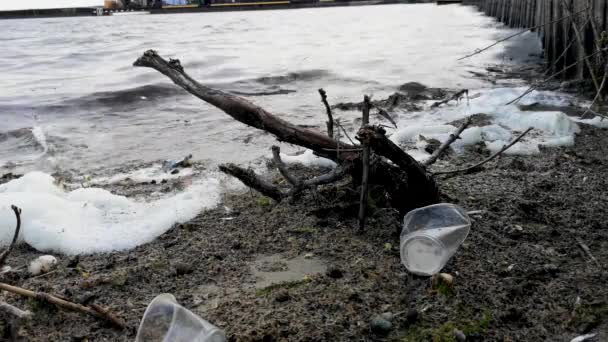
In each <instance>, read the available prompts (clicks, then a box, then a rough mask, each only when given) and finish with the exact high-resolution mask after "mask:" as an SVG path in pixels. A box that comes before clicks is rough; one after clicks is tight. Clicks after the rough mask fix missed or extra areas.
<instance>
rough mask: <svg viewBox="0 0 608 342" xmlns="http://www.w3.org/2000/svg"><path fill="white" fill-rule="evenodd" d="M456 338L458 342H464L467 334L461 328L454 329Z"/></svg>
mask: <svg viewBox="0 0 608 342" xmlns="http://www.w3.org/2000/svg"><path fill="white" fill-rule="evenodd" d="M454 338H455V339H456V341H458V342H464V341H466V340H467V336H466V335H465V334H464V333H463V332H462V331H460V330H458V329H454Z"/></svg>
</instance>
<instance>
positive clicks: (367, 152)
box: [359, 95, 371, 231]
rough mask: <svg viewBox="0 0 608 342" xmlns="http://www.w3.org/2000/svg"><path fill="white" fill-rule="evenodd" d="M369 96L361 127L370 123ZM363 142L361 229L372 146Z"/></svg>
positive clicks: (362, 228) (362, 227)
mask: <svg viewBox="0 0 608 342" xmlns="http://www.w3.org/2000/svg"><path fill="white" fill-rule="evenodd" d="M370 102H371V101H370V98H369V96H367V95H365V96H364V97H363V110H362V121H361V127H365V126H367V125H368V124H369V110H370V108H371V103H370ZM362 143H363V154H362V157H361V163H362V165H363V171H362V175H361V199H360V201H359V231H363V230H364V229H365V209H366V208H367V196H368V185H369V166H370V165H369V163H370V161H369V159H370V148H369V145H368V144H367V142H366V141H362Z"/></svg>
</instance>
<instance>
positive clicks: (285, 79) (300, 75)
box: [253, 69, 331, 85]
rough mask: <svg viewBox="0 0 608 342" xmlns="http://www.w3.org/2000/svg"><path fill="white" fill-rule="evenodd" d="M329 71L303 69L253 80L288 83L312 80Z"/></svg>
mask: <svg viewBox="0 0 608 342" xmlns="http://www.w3.org/2000/svg"><path fill="white" fill-rule="evenodd" d="M330 75H331V73H330V72H329V71H327V70H320V69H314V70H303V71H299V72H290V73H287V74H285V75H277V76H263V77H258V78H255V79H254V80H253V81H255V82H258V83H262V84H266V85H279V84H288V83H292V82H296V81H314V80H320V79H323V78H325V77H328V76H330Z"/></svg>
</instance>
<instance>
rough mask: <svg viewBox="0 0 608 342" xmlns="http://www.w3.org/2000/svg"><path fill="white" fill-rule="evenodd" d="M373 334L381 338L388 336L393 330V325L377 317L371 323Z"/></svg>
mask: <svg viewBox="0 0 608 342" xmlns="http://www.w3.org/2000/svg"><path fill="white" fill-rule="evenodd" d="M370 328H371V330H372V333H374V334H376V335H379V336H386V335H388V334H389V333H390V332H391V330H393V324H392V323H391V322H390V321H388V320H386V319H384V317H382V316H376V317H374V318H373V319H372V321H371V323H370Z"/></svg>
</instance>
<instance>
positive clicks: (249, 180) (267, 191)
mask: <svg viewBox="0 0 608 342" xmlns="http://www.w3.org/2000/svg"><path fill="white" fill-rule="evenodd" d="M219 169H220V171H222V172H223V173H226V174H229V175H231V176H233V177H235V178H238V179H239V180H240V181H241V182H243V184H245V185H247V186H248V187H250V188H252V189H255V190H257V191H259V192H260V193H261V194H262V195H264V196H268V197H270V198H272V199H273V200H275V201H277V202H280V201H281V200H283V198H285V194H284V193H283V192H282V191H281V190H280V189H279V188H278V187H277V186H276V185H274V184H271V183H269V182H267V181H265V180H264V179H262V178H260V177H258V175H256V174H255V172H253V170H252V169H243V168H242V167H239V166H236V165H234V164H222V165H220V166H219Z"/></svg>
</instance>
